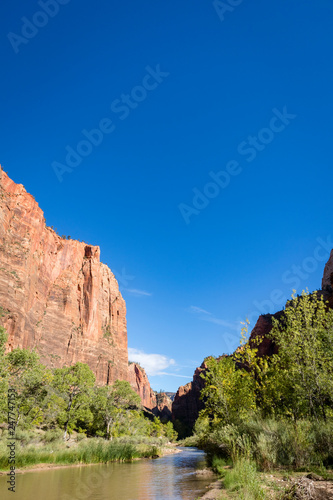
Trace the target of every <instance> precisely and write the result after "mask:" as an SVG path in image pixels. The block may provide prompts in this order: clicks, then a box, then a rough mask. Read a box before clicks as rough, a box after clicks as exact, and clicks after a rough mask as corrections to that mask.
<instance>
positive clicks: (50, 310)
mask: <svg viewBox="0 0 333 500" xmlns="http://www.w3.org/2000/svg"><path fill="white" fill-rule="evenodd" d="M0 191H1V192H0V305H1V307H2V308H3V310H4V312H5V314H4V315H3V317H2V318H1V323H2V325H3V326H4V327H5V328H6V330H7V332H8V335H9V342H8V347H9V349H13V348H15V347H22V348H34V349H36V350H37V351H38V352H39V354H40V356H41V360H42V361H43V362H44V363H45V364H47V365H49V366H63V365H70V364H73V363H75V362H77V361H81V362H84V363H87V364H88V365H89V366H90V368H91V369H92V370H93V372H94V373H95V375H96V379H97V382H98V383H101V384H102V383H103V384H106V383H108V384H109V383H112V382H113V381H115V380H116V379H123V380H127V378H128V373H127V370H128V356H127V331H126V306H125V302H124V299H123V298H122V296H121V294H120V292H119V288H118V283H117V281H116V279H115V277H114V275H113V274H112V272H111V271H110V269H109V268H108V267H107V266H106V265H104V264H102V263H101V262H100V250H99V247H97V246H91V245H87V244H85V243H80V242H79V241H75V240H66V239H63V238H60V237H59V236H58V235H57V234H56V233H55V232H54V231H53V230H52V229H51V228H49V227H47V226H46V225H45V219H44V216H43V212H42V210H41V209H40V208H39V206H38V204H37V202H36V201H35V199H34V198H33V196H31V195H30V194H28V193H27V192H26V190H25V189H24V187H23V186H22V185H21V184H15V183H14V182H13V181H12V180H11V179H10V178H9V177H8V176H7V175H6V174H5V173H4V172H3V171H1V170H0Z"/></svg>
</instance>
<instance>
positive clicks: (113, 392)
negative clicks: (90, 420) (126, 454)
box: [94, 380, 142, 440]
mask: <svg viewBox="0 0 333 500" xmlns="http://www.w3.org/2000/svg"><path fill="white" fill-rule="evenodd" d="M94 407H95V409H94V411H95V412H96V413H97V415H98V417H99V418H100V419H101V420H102V421H103V424H104V427H105V430H106V438H107V439H111V440H112V437H113V430H114V428H115V426H116V425H117V424H120V423H122V422H124V421H125V419H126V418H127V419H129V416H130V412H131V411H133V410H140V409H141V407H142V403H141V399H140V396H139V395H138V394H137V393H136V392H135V391H134V390H133V389H132V387H131V385H130V383H129V382H126V381H125V380H117V381H116V382H115V383H114V384H113V385H112V386H105V387H98V388H97V389H96V391H95V400H94Z"/></svg>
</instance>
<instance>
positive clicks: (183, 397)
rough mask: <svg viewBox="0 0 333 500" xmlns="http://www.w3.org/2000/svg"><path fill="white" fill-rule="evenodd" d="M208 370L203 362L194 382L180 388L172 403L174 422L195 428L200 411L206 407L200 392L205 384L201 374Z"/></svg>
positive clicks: (194, 376) (195, 373)
mask: <svg viewBox="0 0 333 500" xmlns="http://www.w3.org/2000/svg"><path fill="white" fill-rule="evenodd" d="M206 368H207V365H206V364H205V362H203V363H202V365H201V366H200V368H197V369H196V370H195V372H194V375H193V380H192V382H189V383H188V384H186V385H184V386H181V387H179V389H178V391H177V394H176V396H175V399H174V400H173V403H172V419H173V420H174V421H175V420H180V421H181V422H183V423H185V424H186V425H187V426H188V427H189V428H192V427H193V425H194V423H195V421H196V419H197V418H198V415H199V411H200V410H202V409H203V407H204V405H203V402H202V401H201V399H200V392H201V390H202V389H203V387H204V384H205V382H204V380H203V378H202V377H201V376H200V374H201V373H203V372H204V371H205V370H206Z"/></svg>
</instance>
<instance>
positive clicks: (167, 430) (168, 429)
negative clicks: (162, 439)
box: [164, 422, 178, 441]
mask: <svg viewBox="0 0 333 500" xmlns="http://www.w3.org/2000/svg"><path fill="white" fill-rule="evenodd" d="M164 434H165V436H166V437H167V438H168V440H169V441H176V440H177V437H178V433H177V431H175V429H174V427H173V425H172V422H167V423H166V424H164Z"/></svg>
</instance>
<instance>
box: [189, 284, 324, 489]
mask: <svg viewBox="0 0 333 500" xmlns="http://www.w3.org/2000/svg"><path fill="white" fill-rule="evenodd" d="M269 337H270V340H271V342H272V347H273V348H274V346H276V349H274V351H275V354H273V355H271V356H258V349H259V347H260V342H261V340H262V339H260V338H257V339H251V341H249V339H248V335H247V325H244V329H243V332H242V342H241V346H240V348H239V349H238V350H237V351H236V352H235V354H234V355H232V356H223V357H221V358H218V359H214V358H209V359H207V360H206V363H207V366H208V370H207V371H206V373H205V375H204V378H205V388H204V389H203V391H202V394H201V397H202V398H203V399H204V401H205V408H204V410H202V411H201V413H200V415H199V418H198V420H197V421H196V424H195V428H194V434H193V436H192V437H190V438H188V439H187V440H186V441H185V444H186V443H187V444H188V445H192V446H193V445H197V446H199V447H200V448H203V449H205V450H206V451H207V452H208V454H209V456H210V461H211V464H212V465H213V467H214V468H215V470H216V471H217V472H218V473H219V474H220V475H221V476H222V477H223V478H224V485H225V487H227V488H228V489H229V490H232V491H234V490H237V491H238V493H237V495H238V496H237V498H247V499H262V498H272V496H267V492H265V488H263V487H262V486H261V483H262V479H260V473H262V472H267V471H269V472H271V471H281V470H283V471H287V472H286V473H288V474H290V473H295V472H296V471H314V472H316V473H317V474H319V475H320V476H322V477H323V478H331V479H333V476H332V474H331V469H332V467H333V311H332V309H329V308H328V307H327V304H325V302H324V300H323V298H322V296H321V295H319V294H317V293H314V294H309V293H307V292H303V293H302V295H301V296H297V297H296V296H293V298H292V300H291V301H290V302H289V303H288V304H287V307H286V309H285V310H284V312H283V314H282V315H281V316H280V317H279V318H278V319H276V318H273V328H272V330H271V332H270V334H269ZM227 464H229V466H230V464H231V465H232V468H231V469H230V468H228V465H227ZM279 494H280V493H279ZM280 498H282V497H280ZM286 498H287V497H286ZM288 498H294V497H288ZM295 498H296V497H295ZM300 498H302V497H300ZM304 498H305V497H304ZM323 498H324V497H323Z"/></svg>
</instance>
